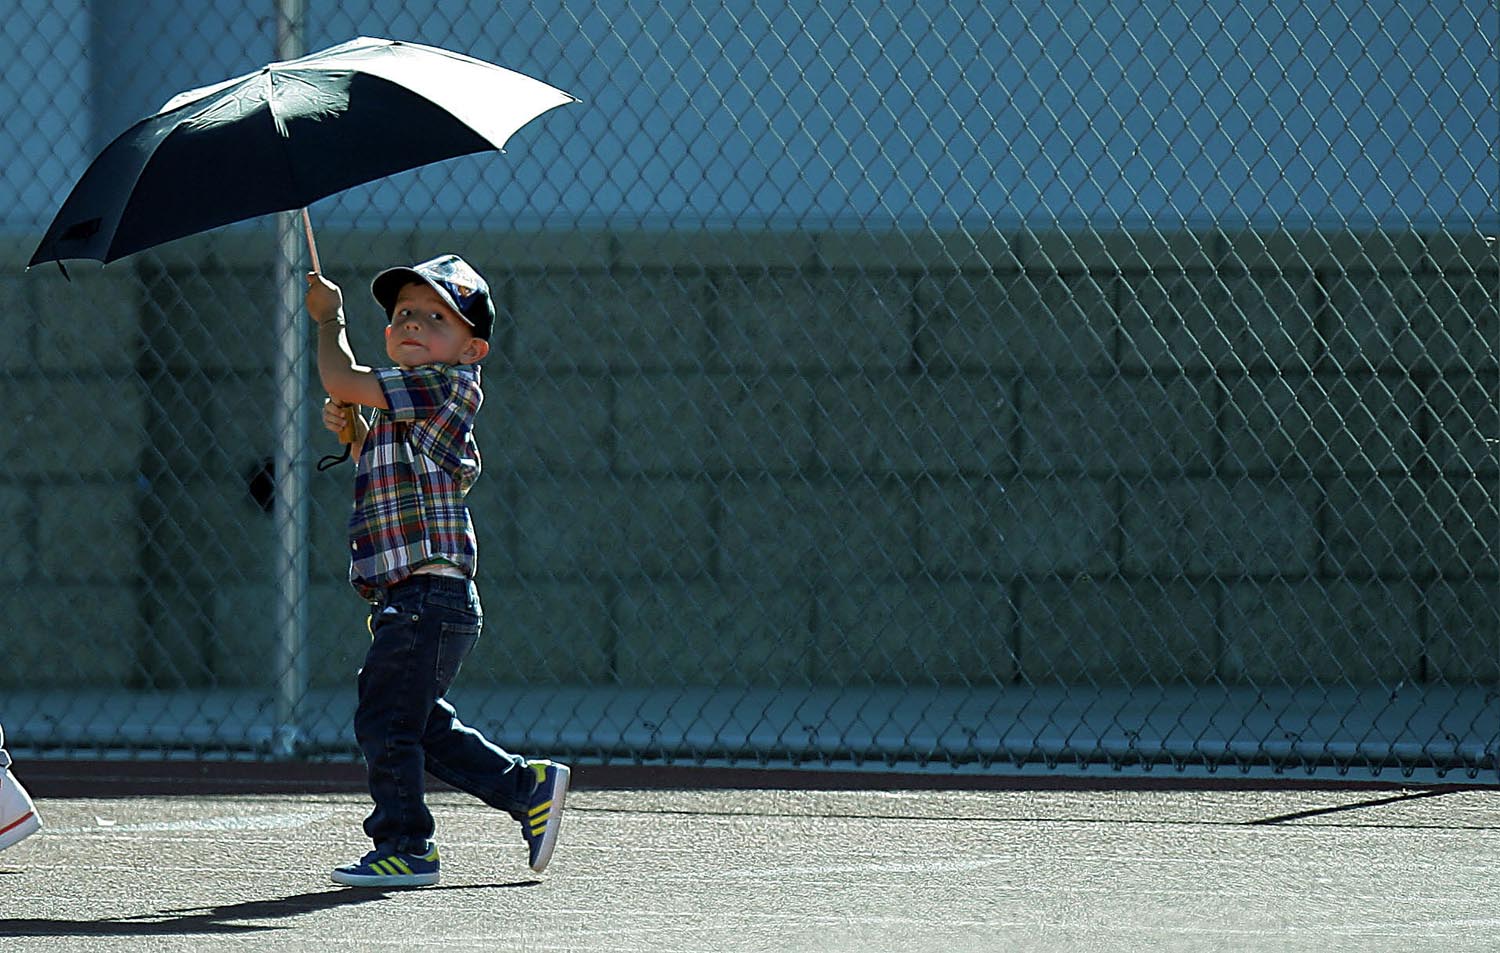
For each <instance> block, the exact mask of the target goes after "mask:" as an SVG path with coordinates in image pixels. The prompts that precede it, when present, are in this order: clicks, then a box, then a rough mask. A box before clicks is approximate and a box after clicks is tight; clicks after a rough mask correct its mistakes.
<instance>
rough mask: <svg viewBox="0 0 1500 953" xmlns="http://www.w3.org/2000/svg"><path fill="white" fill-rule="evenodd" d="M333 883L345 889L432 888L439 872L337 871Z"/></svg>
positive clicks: (333, 876)
mask: <svg viewBox="0 0 1500 953" xmlns="http://www.w3.org/2000/svg"><path fill="white" fill-rule="evenodd" d="M331 876H332V878H333V882H334V883H336V884H343V885H344V886H345V887H430V886H432V885H433V884H435V883H437V882H438V875H437V872H436V871H434V872H432V873H430V874H348V873H344V872H343V871H342V870H335V871H334V872H333V873H332V874H331Z"/></svg>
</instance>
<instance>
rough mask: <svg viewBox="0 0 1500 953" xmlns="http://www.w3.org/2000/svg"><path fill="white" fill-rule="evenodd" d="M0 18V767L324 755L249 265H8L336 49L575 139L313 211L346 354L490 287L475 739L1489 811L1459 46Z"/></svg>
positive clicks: (939, 27)
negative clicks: (460, 289) (486, 64)
mask: <svg viewBox="0 0 1500 953" xmlns="http://www.w3.org/2000/svg"><path fill="white" fill-rule="evenodd" d="M3 6H4V7H5V8H6V12H7V15H6V16H5V17H0V52H3V54H4V55H3V56H0V85H3V87H4V92H5V95H6V96H7V97H8V98H9V100H10V101H11V103H12V106H11V108H10V109H9V110H8V111H7V114H6V116H5V119H4V122H3V125H0V141H3V142H4V145H5V152H6V155H7V156H8V157H10V158H9V159H8V160H7V162H6V163H5V165H4V167H3V169H0V196H3V198H4V201H0V244H3V247H4V249H5V255H6V259H7V260H8V262H9V263H10V266H11V267H8V268H6V269H5V270H4V274H3V275H0V296H3V304H4V307H0V322H3V328H4V332H5V334H4V336H5V339H6V341H7V342H8V346H7V347H5V348H4V349H3V350H0V392H3V394H4V395H5V398H6V401H7V403H8V405H9V407H10V408H11V411H10V415H9V416H10V421H9V423H8V424H7V426H5V427H3V428H0V448H3V453H0V514H3V517H4V520H3V525H4V526H5V527H6V529H5V534H6V535H5V545H4V546H3V547H0V561H3V566H4V569H5V572H4V573H3V576H0V578H3V581H0V592H3V593H4V597H5V604H6V606H7V607H8V611H7V613H6V616H7V619H6V621H7V624H6V626H5V627H4V628H3V630H0V650H3V657H4V658H5V660H6V664H5V665H4V666H3V667H0V720H3V723H4V725H5V727H6V734H7V737H8V738H9V739H10V740H11V743H12V745H13V746H14V747H16V748H18V749H20V750H22V751H29V752H32V753H33V754H38V753H57V754H60V755H79V754H86V755H100V754H105V755H109V756H116V755H124V756H153V757H154V756H188V757H306V758H348V757H354V756H355V755H356V751H355V748H354V745H353V739H352V732H351V729H350V714H351V711H352V706H353V701H354V675H355V671H356V669H357V667H358V665H359V663H360V660H361V658H362V656H363V649H364V645H365V643H366V635H365V630H364V621H363V613H364V611H365V607H364V606H363V605H362V604H361V603H360V602H359V600H358V598H357V597H356V596H355V595H354V594H353V592H352V590H350V589H349V587H348V586H347V583H346V582H345V581H344V579H345V573H346V569H347V565H346V560H347V552H346V546H347V543H346V541H345V538H344V524H345V519H346V516H347V513H348V509H349V498H350V484H351V473H350V471H349V469H348V467H347V465H346V466H345V467H343V468H341V469H335V470H332V471H330V472H327V473H317V472H315V471H313V469H312V463H313V461H314V460H316V459H317V458H318V457H319V456H320V455H322V454H323V453H326V452H329V451H330V450H332V449H333V447H332V445H331V438H330V437H329V435H328V434H326V433H325V432H324V431H322V430H321V428H320V427H319V426H318V421H317V413H318V407H319V404H320V401H321V395H320V394H319V392H318V391H317V384H316V377H315V375H313V374H311V373H310V371H309V367H310V358H311V343H312V337H313V336H312V333H311V331H310V329H309V330H308V331H307V333H306V334H305V335H300V336H298V335H297V334H293V335H292V338H293V340H291V341H290V342H289V341H287V340H284V338H285V335H283V334H281V333H279V332H278V330H277V328H278V324H279V323H285V322H284V320H283V319H284V317H285V315H286V313H287V312H288V311H296V310H297V309H299V308H300V287H301V282H300V280H299V278H298V272H299V271H300V270H301V269H302V268H304V267H305V265H304V264H303V263H301V262H296V263H287V262H285V261H282V260H281V259H280V258H279V255H280V252H279V249H280V248H282V247H283V243H282V242H281V239H280V235H279V234H278V231H277V229H278V227H280V226H279V225H278V222H277V221H274V220H271V219H266V220H262V221H259V222H252V223H246V224H243V225H238V226H230V227H227V228H224V229H221V230H219V231H216V232H214V233H211V234H208V235H203V236H197V237H193V238H189V239H184V240H181V241H178V242H174V243H172V244H169V245H166V246H162V247H160V248H158V249H155V250H152V251H148V252H144V253H141V254H138V255H135V256H133V257H131V258H129V259H126V260H124V261H121V262H117V263H114V264H111V265H109V266H107V267H100V266H97V265H89V264H85V263H78V264H73V265H70V266H69V271H70V274H71V280H65V279H64V278H63V277H62V276H60V275H59V274H58V273H57V272H56V270H55V269H53V268H51V267H50V266H48V267H42V268H38V269H33V270H32V271H30V272H26V271H24V270H23V265H24V262H25V261H26V260H27V259H28V257H29V254H30V252H31V250H32V248H33V247H34V246H35V243H36V241H37V240H38V238H39V236H40V234H41V232H42V230H43V229H44V228H45V226H46V224H47V223H48V222H49V221H50V219H51V216H52V214H53V213H54V212H55V211H56V209H57V207H58V205H59V204H60V203H61V200H62V198H63V197H64V196H65V195H66V194H67V191H68V189H69V188H70V187H71V185H72V183H73V182H74V181H76V180H77V178H78V176H79V175H81V174H82V171H83V169H84V168H85V167H86V165H87V163H88V161H89V159H90V158H91V157H92V155H93V154H95V153H96V152H97V151H98V150H99V149H100V148H102V146H103V145H104V144H105V143H107V142H108V141H109V140H110V139H111V138H113V137H114V136H115V135H116V134H117V133H119V132H120V131H122V130H123V129H124V128H126V127H127V126H128V125H130V124H131V123H132V122H133V121H134V120H135V119H137V118H140V117H142V116H145V115H147V114H149V113H150V112H152V111H154V110H155V109H157V108H158V107H159V106H160V105H161V104H162V103H163V102H164V101H165V100H166V99H168V98H169V97H170V96H171V95H173V94H174V93H176V92H178V91H180V90H182V89H186V88H189V87H193V86H198V85H202V84H205V83H208V82H212V81H215V80H217V79H220V78H224V77H228V76H231V75H237V74H240V73H244V72H247V71H249V70H251V69H254V68H256V67H257V66H259V65H260V64H262V63H264V62H267V61H270V60H273V59H276V58H277V56H278V50H284V49H287V47H286V45H285V44H286V43H287V42H289V41H290V42H293V43H296V44H299V45H300V48H301V49H306V50H315V49H320V48H323V47H326V46H330V45H332V44H334V43H337V42H341V41H343V40H345V39H348V38H350V37H353V36H356V35H375V36H391V37H395V38H399V39H409V40H414V41H418V42H424V43H429V44H432V45H437V46H445V47H448V48H451V49H455V50H458V51H460V52H465V53H468V54H471V55H474V56H477V57H479V58H481V59H486V60H491V61H494V62H498V63H500V64H502V65H505V66H508V67H510V68H513V69H516V70H519V71H521V72H525V73H528V74H530V75H533V76H536V77H538V78H541V79H544V80H546V81H547V82H549V83H552V84H554V85H556V86H558V87H560V88H562V89H564V90H567V91H569V92H571V93H573V94H574V95H576V96H578V97H580V98H581V99H582V100H583V102H582V103H581V104H579V105H574V106H569V107H566V108H564V109H560V110H557V111H555V112H553V113H551V114H548V115H547V116H544V117H542V119H540V120H538V121H536V122H534V123H532V124H531V125H530V126H528V127H526V128H524V129H523V130H522V131H521V132H520V133H519V134H518V135H517V136H516V137H515V138H514V139H513V140H512V142H511V143H510V146H509V150H508V152H507V153H506V154H504V155H497V154H488V155H479V156H472V157H467V158H463V159H457V160H452V161H450V162H445V163H442V164H440V165H438V166H433V167H429V168H426V169H422V170H419V171H416V172H412V173H405V174H402V175H399V176H396V177H393V178H391V179H388V180H385V181H382V182H379V183H375V184H372V185H370V186H368V187H363V188H360V189H355V190H352V191H350V192H347V193H344V194H342V195H339V196H336V197H334V198H330V199H328V200H325V201H323V202H320V203H318V204H317V205H315V206H314V207H313V209H312V216H313V220H314V223H315V224H316V225H317V227H318V229H319V236H320V237H319V250H320V253H321V258H322V262H323V266H324V271H325V273H327V274H328V275H329V276H330V277H331V278H332V279H333V280H335V281H337V282H339V283H340V284H341V285H343V287H344V288H345V289H346V296H347V298H348V300H349V302H350V316H351V322H352V325H353V327H352V332H351V336H352V339H353V342H354V345H355V349H356V353H357V354H358V355H360V357H361V358H362V359H364V360H365V361H367V362H372V363H373V362H376V361H377V360H378V359H379V358H380V357H381V354H382V348H381V345H380V326H381V324H382V322H383V316H382V315H381V314H380V312H379V309H378V307H377V306H376V305H375V303H374V302H373V300H371V299H369V297H368V295H367V294H366V290H365V289H366V288H367V287H368V281H369V279H370V277H371V276H372V275H373V274H374V273H375V271H377V270H378V269H380V268H382V267H385V266H388V265H391V264H397V263H409V262H412V261H417V260H421V259H423V258H427V257H430V256H432V255H435V254H438V253H440V252H444V251H457V252H460V253H462V254H463V255H464V256H465V257H466V258H468V259H469V260H470V261H472V262H474V263H475V264H476V266H477V267H478V268H479V269H480V270H481V272H483V273H484V274H485V275H486V276H487V278H488V279H489V281H490V283H491V285H492V286H493V287H494V289H495V291H496V295H497V299H498V303H499V305H500V311H501V325H502V329H501V330H498V331H497V333H496V336H495V341H494V343H495V345H496V346H495V350H494V353H493V354H492V356H491V357H490V358H489V359H488V361H487V365H486V370H485V374H486V376H485V382H486V398H487V399H486V402H485V408H484V412H483V413H482V414H481V415H480V421H479V427H480V430H479V433H478V438H479V443H480V446H481V447H482V449H483V451H484V453H485V459H486V469H485V474H484V476H483V478H482V479H481V480H480V481H479V483H478V485H477V486H476V488H475V490H474V491H473V493H472V494H471V497H470V502H471V504H472V507H473V509H474V512H475V515H476V522H477V524H478V528H479V533H480V554H481V555H480V576H479V583H480V591H481V594H482V597H483V599H484V603H485V608H486V613H487V619H488V624H487V625H486V627H485V635H484V637H483V639H481V642H480V646H479V648H478V649H477V650H476V652H475V654H474V656H472V657H471V659H470V661H469V662H468V664H467V666H466V670H465V672H464V674H463V675H462V676H461V678H460V679H459V686H458V688H457V689H456V696H457V697H456V699H455V700H456V702H457V704H458V706H459V709H460V711H462V712H465V713H466V715H467V718H468V720H470V721H471V722H473V723H475V724H478V725H480V726H482V727H483V728H484V729H485V730H486V731H487V732H488V733H491V735H492V737H495V738H496V739H497V740H499V741H501V743H503V744H505V745H506V746H508V747H513V748H516V749H519V750H522V751H526V752H528V753H549V754H558V755H565V756H568V757H571V758H575V759H580V760H584V761H597V760H606V761H608V760H625V761H643V762H658V761H663V760H666V761H675V762H679V763H697V762H713V763H732V764H742V765H745V764H748V765H757V764H788V763H790V764H799V765H809V766H835V767H850V766H874V767H882V766H892V767H908V768H909V767H912V766H919V765H920V766H928V767H932V768H937V769H941V770H952V771H1002V770H1010V771H1018V770H1031V769H1034V768H1042V767H1045V768H1058V767H1066V768H1070V769H1086V768H1090V767H1097V768H1101V769H1104V770H1108V767H1106V766H1113V767H1114V768H1125V769H1131V770H1151V769H1155V770H1159V771H1172V770H1174V769H1175V770H1180V771H1193V772H1199V773H1202V772H1205V771H1207V772H1212V771H1220V770H1223V771H1232V772H1235V773H1239V772H1249V771H1256V772H1299V773H1300V772H1314V771H1326V772H1335V773H1337V774H1353V775H1359V776H1370V775H1372V774H1374V775H1380V774H1382V773H1386V774H1388V775H1395V774H1401V775H1405V776H1423V777H1426V776H1438V777H1446V778H1449V779H1453V780H1462V779H1474V778H1477V779H1479V780H1483V781H1492V780H1493V771H1494V767H1495V751H1496V745H1497V742H1500V722H1497V720H1496V697H1495V696H1496V690H1497V686H1500V556H1497V545H1500V517H1497V499H1500V465H1497V452H1496V443H1495V441H1496V438H1500V414H1497V403H1500V361H1497V347H1500V309H1497V289H1500V269H1497V256H1496V249H1495V247H1494V246H1493V245H1491V244H1489V243H1488V242H1487V239H1486V236H1488V235H1491V234H1495V233H1497V232H1500V215H1497V192H1500V156H1497V145H1496V143H1497V142H1500V118H1497V117H1500V109H1497V100H1496V96H1497V92H1496V90H1497V84H1500V69H1497V65H1500V58H1497V49H1496V42H1497V39H1496V38H1497V36H1500V13H1497V11H1496V8H1495V6H1494V5H1493V4H1490V3H1479V2H1472V3H1458V2H1445V3H1436V2H1434V3H1430V4H1425V5H1424V4H1402V3H1394V2H1389V3H1374V2H1371V3H1343V2H1335V0H1307V2H1303V3H1279V2H1271V0H1251V2H1242V3H1236V4H1223V5H1220V4H1205V5H1201V7H1193V5H1189V7H1193V8H1192V9H1188V8H1184V7H1180V6H1177V5H1159V4H1144V3H1140V4H1138V3H1117V4H1112V5H1109V6H1107V7H1098V6H1097V5H1094V6H1090V5H1083V6H1078V5H1071V4H1063V3H1053V2H1048V0H1042V2H1038V3H1027V4H1017V5H1013V6H1008V7H1002V8H1000V9H996V7H995V5H993V4H981V3H963V4H949V5H938V6H937V7H933V6H932V5H925V4H919V3H874V2H870V3H865V2H854V3H847V4H844V3H840V4H834V5H831V6H830V5H825V6H821V7H808V6H806V5H800V4H790V3H784V2H771V3H754V4H751V3H739V2H723V3H717V4H714V3H696V2H680V3H679V2H660V3H635V2H604V0H594V2H589V3H561V2H546V0H531V2H530V3H518V4H506V5H503V6H500V7H496V6H493V5H489V4H478V3H472V2H471V3H468V4H465V3H462V2H438V0H426V2H423V0H416V2H404V3H399V4H398V3H395V2H389V0H363V2H358V3H349V2H341V3H339V4H333V3H331V2H325V0H307V2H306V4H305V7H303V6H302V5H300V4H291V3H283V4H282V6H281V7H280V8H278V7H277V6H276V5H275V4H273V3H272V2H271V0H262V2H258V3H250V2H245V3H231V2H228V0H217V2H214V3H210V4H199V5H195V6H191V7H189V6H185V5H183V4H182V3H181V0H142V2H140V3H134V4H117V3H112V2H104V0H5V2H4V4H3ZM278 28H280V34H279V35H280V37H281V40H280V43H281V44H282V45H280V46H278ZM396 133H397V131H395V130H393V134H396ZM226 188H233V183H226ZM290 264H294V265H295V267H290V266H289V265H290ZM289 286H290V287H289ZM303 317H305V316H301V315H298V316H297V321H298V322H300V321H301V320H302V318H303ZM292 326H293V327H294V328H301V327H303V324H301V323H293V325H292ZM278 354H282V355H283V357H282V358H278ZM289 387H290V395H291V397H292V398H294V399H290V400H289V399H287V396H286V395H287V394H288V388H289Z"/></svg>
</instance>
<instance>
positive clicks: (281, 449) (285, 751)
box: [271, 0, 308, 758]
mask: <svg viewBox="0 0 1500 953" xmlns="http://www.w3.org/2000/svg"><path fill="white" fill-rule="evenodd" d="M303 13H304V7H303V0H277V4H276V58H277V59H278V60H289V59H295V58H297V57H299V56H301V55H302V54H303V52H304V51H303V42H304V41H303ZM301 263H302V252H301V228H300V219H299V218H298V213H296V212H286V213H283V214H282V215H280V216H278V222H277V242H276V262H275V267H274V269H273V277H272V280H273V281H275V283H276V288H277V290H278V294H279V297H278V303H279V306H278V307H277V309H276V311H277V313H276V325H277V326H276V362H275V387H276V394H277V400H276V407H275V415H276V416H275V428H276V467H275V475H276V503H275V518H276V540H277V543H276V562H277V566H276V621H277V634H278V641H277V652H276V670H275V671H276V706H275V727H274V733H273V736H272V738H271V747H272V753H273V754H274V755H275V756H276V757H279V758H290V757H294V756H295V755H296V754H297V750H298V746H299V741H300V736H301V728H300V724H301V711H300V709H301V706H302V699H303V698H304V696H305V695H306V694H307V653H306V645H307V565H308V561H307V523H308V500H307V490H308V479H307V454H306V452H305V451H306V448H307V435H306V432H305V431H306V428H305V427H304V426H303V417H304V414H303V406H302V404H303V401H304V400H306V395H307V385H308V367H307V362H308V353H307V348H306V339H307V335H306V333H304V332H305V331H306V330H307V329H306V328H305V327H304V326H303V325H304V324H305V322H304V321H303V320H301V317H302V315H301V311H302V295H301V294H300V293H299V291H300V287H301V284H302V282H301V280H300V279H301V274H300V272H301Z"/></svg>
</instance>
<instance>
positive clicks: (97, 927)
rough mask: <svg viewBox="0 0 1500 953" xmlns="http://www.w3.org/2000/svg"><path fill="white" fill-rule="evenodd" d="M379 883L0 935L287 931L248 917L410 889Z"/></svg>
mask: <svg viewBox="0 0 1500 953" xmlns="http://www.w3.org/2000/svg"><path fill="white" fill-rule="evenodd" d="M540 883H541V881H540V880H521V881H517V882H515V883H503V884H457V885H452V886H440V887H439V886H434V887H426V888H423V890H422V891H421V892H423V893H425V892H428V891H433V890H502V889H511V888H515V887H535V886H537V885H539V884H540ZM411 892H413V891H407V890H386V889H381V888H378V887H365V888H360V887H340V888H335V889H332V890H317V891H312V892H310V893H298V894H292V895H291V896H289V897H276V898H274V899H267V900H245V901H242V902H240V903H227V904H220V905H217V906H212V907H187V908H182V909H170V910H158V911H156V912H154V913H142V914H134V915H131V916H123V917H100V918H99V919H97V920H74V919H68V918H54V917H31V918H15V919H6V918H3V917H0V937H12V936H168V935H176V934H218V935H234V934H245V933H262V932H265V931H268V930H284V929H287V927H286V926H284V925H281V924H276V923H246V922H243V921H247V920H286V919H290V918H292V917H299V916H302V915H303V914H307V913H315V912H317V911H319V910H333V909H337V908H339V907H352V906H356V905H359V904H364V903H375V902H378V901H381V900H389V899H391V898H392V897H394V896H396V895H398V894H402V893H411Z"/></svg>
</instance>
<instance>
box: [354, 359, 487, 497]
mask: <svg viewBox="0 0 1500 953" xmlns="http://www.w3.org/2000/svg"><path fill="white" fill-rule="evenodd" d="M375 377H376V379H377V380H379V381H380V388H381V390H382V391H383V392H384V393H385V399H386V404H387V405H388V406H389V408H390V409H389V411H388V413H389V414H390V418H391V419H392V420H393V421H396V422H398V423H408V424H411V431H410V438H409V439H410V440H411V442H412V444H413V446H415V447H416V448H417V450H418V451H420V452H421V453H422V454H423V455H424V456H427V457H429V458H431V459H432V461H433V462H434V463H436V464H437V465H438V466H439V467H441V468H442V469H444V470H445V471H447V472H448V473H449V474H450V475H452V476H453V478H454V479H456V480H458V481H459V482H460V483H461V484H463V485H464V487H465V488H466V489H467V487H468V486H469V485H470V484H472V483H473V481H474V480H475V479H476V478H477V477H478V476H479V467H480V463H479V449H478V446H477V444H476V443H475V441H474V418H475V416H476V415H477V414H478V413H479V405H480V403H481V402H482V401H483V395H482V393H481V392H480V390H479V386H478V382H477V380H469V379H468V378H467V377H465V376H464V375H462V374H461V373H458V372H457V371H455V369H453V368H444V367H440V366H436V365H433V366H429V367H417V368H412V369H410V370H407V369H403V368H399V367H383V368H378V369H376V371H375Z"/></svg>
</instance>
